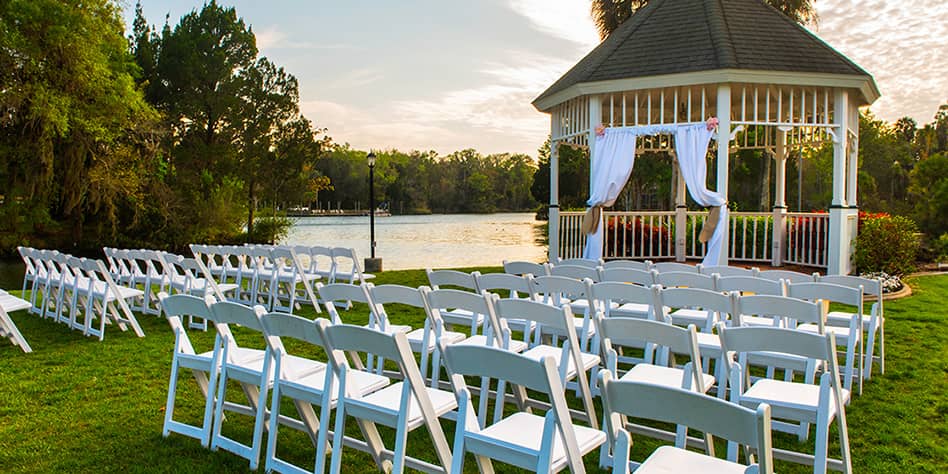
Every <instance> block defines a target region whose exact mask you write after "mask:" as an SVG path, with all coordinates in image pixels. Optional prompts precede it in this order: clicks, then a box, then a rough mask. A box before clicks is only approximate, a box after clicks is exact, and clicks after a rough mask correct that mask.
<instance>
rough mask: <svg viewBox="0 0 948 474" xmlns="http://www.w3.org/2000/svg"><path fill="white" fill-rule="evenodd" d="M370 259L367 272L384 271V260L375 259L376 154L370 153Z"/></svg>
mask: <svg viewBox="0 0 948 474" xmlns="http://www.w3.org/2000/svg"><path fill="white" fill-rule="evenodd" d="M366 159H367V160H368V162H369V254H370V256H369V258H367V259H365V271H367V272H380V271H382V259H381V258H375V153H374V152H371V151H370V152H369V155H368V156H367V157H366Z"/></svg>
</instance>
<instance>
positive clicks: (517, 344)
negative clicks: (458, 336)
mask: <svg viewBox="0 0 948 474" xmlns="http://www.w3.org/2000/svg"><path fill="white" fill-rule="evenodd" d="M456 344H470V345H475V346H486V345H487V336H485V335H483V334H477V335H474V336H471V337H468V338H466V339H464V340H462V341H459V342H457V343H456ZM493 345H494V347H497V340H496V339H494V341H493ZM526 349H527V343H526V342H523V341H519V340H517V339H511V340H510V347H509V348H508V349H507V350H509V351H511V352H518V353H519V352H523V351H524V350H526Z"/></svg>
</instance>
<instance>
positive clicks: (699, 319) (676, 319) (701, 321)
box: [671, 308, 708, 328]
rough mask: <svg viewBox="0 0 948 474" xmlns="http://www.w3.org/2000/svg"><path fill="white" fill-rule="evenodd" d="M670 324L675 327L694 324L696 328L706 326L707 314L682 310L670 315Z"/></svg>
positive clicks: (705, 312)
mask: <svg viewBox="0 0 948 474" xmlns="http://www.w3.org/2000/svg"><path fill="white" fill-rule="evenodd" d="M671 318H672V324H674V325H676V326H687V325H689V324H694V325H695V326H697V327H698V328H703V327H705V326H707V325H708V312H707V311H703V310H700V309H688V308H682V309H678V310H676V311H674V312H673V313H671Z"/></svg>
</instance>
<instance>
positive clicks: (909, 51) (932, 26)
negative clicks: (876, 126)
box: [815, 0, 948, 124]
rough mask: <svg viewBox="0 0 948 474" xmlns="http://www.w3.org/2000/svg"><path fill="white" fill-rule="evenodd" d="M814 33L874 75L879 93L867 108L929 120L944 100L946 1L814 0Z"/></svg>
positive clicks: (947, 87)
mask: <svg viewBox="0 0 948 474" xmlns="http://www.w3.org/2000/svg"><path fill="white" fill-rule="evenodd" d="M815 5H816V7H817V11H818V12H819V15H820V24H819V27H818V29H817V34H818V35H819V36H820V37H821V38H823V39H824V40H825V41H826V42H827V43H829V44H830V45H832V46H833V47H834V48H836V49H837V50H838V51H840V52H842V53H843V54H846V55H847V56H848V57H849V58H850V59H852V60H853V61H854V62H856V64H859V65H860V66H862V67H863V69H865V70H866V71H868V72H869V73H870V74H872V75H873V76H874V77H875V80H876V84H877V85H878V86H879V89H880V90H881V92H882V97H881V98H880V99H879V100H878V101H876V103H875V104H873V105H872V107H871V109H872V111H873V113H875V114H876V115H877V116H878V117H880V118H883V119H885V120H887V121H895V120H897V119H898V118H899V117H903V116H910V117H912V118H914V119H916V121H918V123H920V124H923V123H928V122H930V121H931V120H932V117H933V116H934V114H935V111H936V110H937V109H938V106H939V105H941V104H943V103H945V102H946V100H948V75H946V74H945V73H944V71H945V68H944V66H943V64H944V61H945V58H946V57H948V43H946V42H945V41H943V40H942V39H943V38H946V37H948V3H945V2H944V1H943V0H915V1H913V2H892V1H888V0H863V1H861V2H859V4H858V6H857V5H854V4H853V3H852V2H817V3H816V4H815Z"/></svg>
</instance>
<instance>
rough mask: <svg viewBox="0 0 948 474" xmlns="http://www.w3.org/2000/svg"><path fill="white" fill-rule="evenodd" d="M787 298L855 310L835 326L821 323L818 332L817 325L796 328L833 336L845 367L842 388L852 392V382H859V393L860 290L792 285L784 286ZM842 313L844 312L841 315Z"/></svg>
mask: <svg viewBox="0 0 948 474" xmlns="http://www.w3.org/2000/svg"><path fill="white" fill-rule="evenodd" d="M787 295H788V296H790V297H791V298H799V299H803V300H807V301H822V302H823V304H824V305H829V304H830V303H839V304H844V305H849V306H852V307H853V308H855V310H856V311H855V312H852V313H848V314H849V319H848V320H843V321H839V322H840V323H842V324H841V325H839V326H833V325H830V324H828V321H827V324H825V326H824V327H823V328H822V329H823V330H822V331H821V330H820V329H821V328H820V327H819V325H818V324H814V323H803V324H800V325H798V326H796V329H798V330H800V331H807V332H814V333H817V334H823V333H824V332H825V333H826V334H832V335H834V336H836V344H837V345H839V346H843V347H845V363H844V364H845V365H844V367H845V368H844V370H843V377H844V382H843V387H844V388H845V389H846V390H849V391H852V388H853V379H854V378H855V379H857V380H858V382H859V393H860V394H862V379H863V376H862V375H863V360H864V357H863V340H862V317H861V315H862V314H863V310H862V295H863V289H862V288H861V287H856V288H850V287H848V286H842V285H836V284H833V283H794V284H791V285H789V286H788V287H787ZM843 314H845V313H843Z"/></svg>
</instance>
